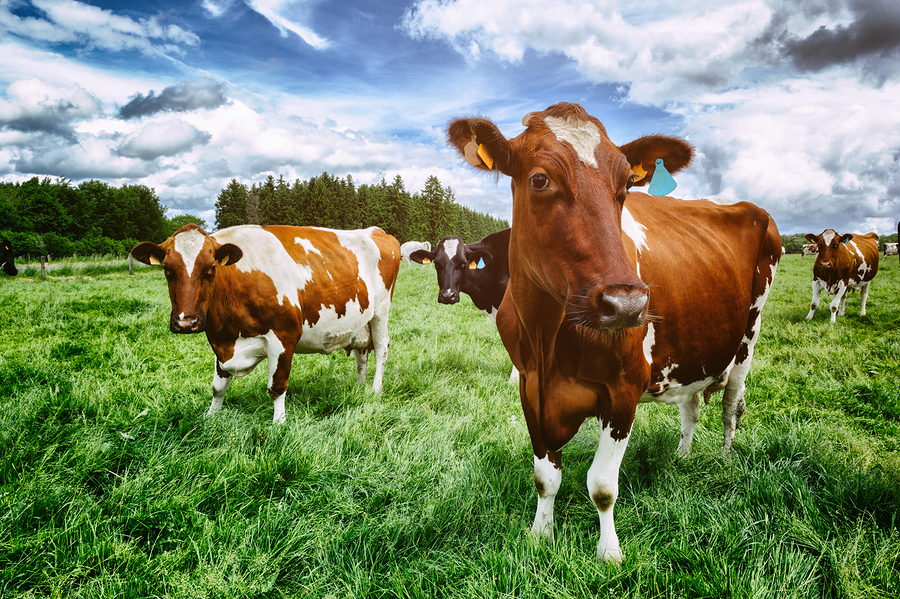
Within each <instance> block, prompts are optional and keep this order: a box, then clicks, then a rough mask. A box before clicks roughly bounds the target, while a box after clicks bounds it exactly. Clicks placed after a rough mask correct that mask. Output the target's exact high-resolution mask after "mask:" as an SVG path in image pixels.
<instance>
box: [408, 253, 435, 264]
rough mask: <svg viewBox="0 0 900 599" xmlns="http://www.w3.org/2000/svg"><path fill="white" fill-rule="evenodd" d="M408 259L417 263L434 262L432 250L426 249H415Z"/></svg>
mask: <svg viewBox="0 0 900 599" xmlns="http://www.w3.org/2000/svg"><path fill="white" fill-rule="evenodd" d="M409 259H410V260H412V261H413V262H418V263H419V264H431V263H432V262H434V252H429V251H428V250H416V251H414V252H413V253H412V254H410V255H409Z"/></svg>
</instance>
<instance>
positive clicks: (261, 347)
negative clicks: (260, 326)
mask: <svg viewBox="0 0 900 599" xmlns="http://www.w3.org/2000/svg"><path fill="white" fill-rule="evenodd" d="M272 343H274V344H276V345H277V346H278V347H281V342H280V341H279V340H278V337H277V336H276V335H275V332H274V331H269V332H268V333H266V334H265V335H260V336H259V337H249V338H247V337H238V338H237V339H235V341H234V350H233V354H232V357H231V358H230V359H229V360H227V361H225V362H222V363H221V366H222V368H223V369H224V370H225V371H226V372H228V373H230V374H232V375H234V376H245V375H247V374H250V372H251V371H252V370H253V369H254V368H256V365H257V364H259V363H260V362H262V361H263V360H264V359H266V358H267V357H268V348H269V345H270V344H272Z"/></svg>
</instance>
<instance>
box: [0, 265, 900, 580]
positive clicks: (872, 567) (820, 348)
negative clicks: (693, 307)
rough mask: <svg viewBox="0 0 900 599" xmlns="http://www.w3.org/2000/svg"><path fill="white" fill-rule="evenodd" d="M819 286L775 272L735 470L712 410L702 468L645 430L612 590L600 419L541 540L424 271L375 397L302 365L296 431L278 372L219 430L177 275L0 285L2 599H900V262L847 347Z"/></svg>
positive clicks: (481, 366) (78, 275) (514, 460)
mask: <svg viewBox="0 0 900 599" xmlns="http://www.w3.org/2000/svg"><path fill="white" fill-rule="evenodd" d="M812 264H813V259H812V258H801V257H800V256H797V255H788V256H785V257H784V259H783V261H782V266H781V268H780V270H779V272H778V275H777V277H776V282H775V286H774V289H773V292H772V294H771V296H770V299H769V303H768V305H767V306H766V310H765V313H764V329H763V335H762V337H761V340H760V342H759V344H758V345H757V352H756V359H755V362H754V368H753V370H752V372H751V375H750V378H749V379H748V389H747V405H748V411H747V413H746V414H745V415H744V417H743V420H742V422H741V426H740V428H739V429H738V431H737V436H736V439H735V446H734V451H733V453H732V454H731V455H730V456H723V455H722V453H721V449H720V448H721V435H722V424H721V421H720V414H721V404H720V401H721V400H720V397H719V396H714V398H713V400H712V401H711V402H710V404H709V405H708V406H704V407H703V409H702V410H701V421H700V424H699V426H698V429H697V433H696V436H695V440H694V452H693V456H692V457H691V458H689V459H680V458H678V457H676V453H675V448H676V446H677V441H678V434H679V420H678V410H677V409H676V408H674V407H671V406H664V405H643V406H641V407H639V408H638V416H637V420H636V422H635V426H634V430H633V434H632V438H631V442H630V444H629V447H628V451H627V454H626V456H625V459H624V462H623V465H622V469H621V473H620V495H619V499H618V503H617V504H616V508H615V510H616V512H615V514H616V527H617V531H618V534H619V538H620V540H621V542H622V547H623V551H624V558H625V561H624V563H623V564H622V565H621V566H615V565H610V564H598V563H596V561H595V558H594V556H595V553H596V545H597V540H598V538H599V534H600V527H599V524H598V521H597V514H596V510H595V508H594V507H593V504H592V503H591V501H590V499H589V498H588V493H587V489H586V485H585V479H586V475H587V470H588V467H589V466H590V461H591V459H592V457H593V454H594V451H595V450H596V439H597V433H598V430H597V428H598V427H597V424H596V423H593V425H589V426H585V427H584V428H583V429H582V431H581V432H579V434H578V435H577V436H576V437H575V439H574V440H573V441H572V442H571V443H570V444H569V445H568V446H567V447H566V449H565V451H564V454H563V463H564V470H563V484H562V488H561V490H560V493H559V496H558V498H557V502H556V524H557V528H556V537H555V540H553V541H546V540H541V541H537V540H535V539H533V538H532V537H531V536H530V533H529V529H530V526H531V522H532V518H533V516H534V510H535V506H536V493H535V490H534V485H533V483H532V456H531V446H530V443H529V440H528V434H527V432H526V429H525V424H524V421H523V418H522V415H521V408H520V407H519V400H518V392H517V391H516V389H515V388H514V387H513V386H510V385H509V384H508V383H507V382H506V381H507V378H508V375H509V369H510V366H511V364H510V362H509V358H508V357H507V356H506V354H505V352H504V350H503V349H502V346H501V344H500V342H499V337H498V335H497V333H496V330H495V329H494V327H493V325H491V324H490V322H489V321H488V320H487V319H486V318H485V317H484V316H483V315H482V314H481V313H479V312H478V311H477V310H476V309H475V308H474V306H472V304H471V302H470V301H469V300H468V299H467V298H466V299H464V301H463V302H462V303H460V304H459V305H456V306H452V307H447V306H440V305H438V304H437V302H436V298H437V284H436V277H435V276H434V272H433V270H432V269H430V268H427V267H419V266H418V265H413V266H406V265H404V266H402V268H401V272H400V277H399V280H398V286H397V290H396V293H395V296H394V306H393V310H392V313H391V340H392V344H391V349H390V356H389V359H388V363H387V369H386V372H385V392H384V394H383V395H376V394H373V393H372V392H371V391H370V390H368V389H364V388H361V387H359V386H357V385H356V384H355V382H354V381H355V369H354V364H353V359H352V358H349V357H347V356H346V355H344V353H343V352H337V353H335V354H332V355H330V356H298V357H297V358H295V360H294V368H293V373H292V377H291V383H290V387H289V391H288V399H287V423H286V424H284V425H281V426H273V425H272V423H271V418H272V403H271V401H270V400H269V398H268V395H267V393H266V390H265V381H266V374H265V371H266V368H265V367H264V366H263V367H260V368H258V369H257V371H256V372H254V373H253V374H251V375H250V376H248V377H246V378H243V379H238V380H235V382H234V383H233V384H232V386H231V389H230V390H229V394H228V397H227V398H226V400H225V409H224V410H223V411H222V412H221V413H220V414H217V415H216V416H214V417H212V418H204V417H203V413H204V412H205V411H206V409H207V407H208V405H209V402H210V383H211V377H212V368H213V356H212V352H211V350H210V349H209V347H208V345H207V342H206V339H205V337H204V336H202V335H195V336H176V335H172V334H171V333H169V332H168V314H169V300H168V295H167V292H166V288H165V283H164V280H163V276H162V273H161V272H160V271H158V270H155V269H152V270H151V269H147V268H141V269H139V270H138V271H137V272H136V274H135V275H134V276H128V275H127V271H126V270H125V269H123V268H119V269H116V268H115V267H106V266H104V269H106V270H101V271H94V272H92V273H89V272H86V271H83V270H80V269H79V270H77V271H72V272H70V273H65V276H60V277H57V276H51V278H48V279H47V280H45V281H42V280H40V278H39V275H37V274H35V273H34V272H33V271H32V272H31V274H30V275H28V273H23V275H26V276H20V277H17V278H15V279H10V278H3V279H0V407H2V410H0V596H2V597H66V598H73V597H282V596H309V597H466V598H471V597H535V598H537V597H541V598H543V597H559V598H564V597H573V598H574V597H594V596H614V597H634V598H637V597H641V598H646V597H673V598H675V597H779V598H780V597H895V596H896V594H897V593H898V592H900V511H898V508H900V501H898V500H900V265H898V261H897V259H896V258H893V257H892V258H890V259H889V260H887V261H886V263H883V264H882V267H881V271H880V272H879V274H878V277H877V278H876V279H875V282H874V283H873V285H872V291H871V293H870V296H869V303H868V312H869V314H868V315H867V316H865V317H860V316H859V315H858V313H859V295H858V294H854V295H853V296H851V298H850V299H849V300H848V301H847V315H846V316H844V317H839V318H838V321H837V323H836V324H835V325H831V324H829V322H828V320H829V315H828V309H827V304H823V305H822V306H820V307H819V313H818V314H817V315H816V318H815V319H814V320H813V321H811V322H810V321H806V320H805V319H804V317H805V315H806V312H807V310H808V307H809V306H808V304H809V301H810V297H811V287H810V282H811V273H812ZM51 274H52V273H51ZM85 275H88V276H85ZM370 377H371V374H370Z"/></svg>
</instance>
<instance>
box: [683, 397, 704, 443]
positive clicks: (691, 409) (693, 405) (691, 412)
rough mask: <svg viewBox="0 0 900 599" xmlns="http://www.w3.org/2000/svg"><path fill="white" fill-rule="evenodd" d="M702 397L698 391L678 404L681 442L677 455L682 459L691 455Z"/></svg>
mask: <svg viewBox="0 0 900 599" xmlns="http://www.w3.org/2000/svg"><path fill="white" fill-rule="evenodd" d="M702 396H703V391H698V392H697V393H695V394H694V395H692V396H691V397H689V398H688V400H687V401H684V402H682V403H680V404H678V410H679V411H680V412H681V440H680V441H679V442H678V455H680V456H681V457H683V458H686V457H689V456H690V455H691V443H693V441H694V429H695V428H696V427H697V421H698V420H699V419H700V398H701V397H702Z"/></svg>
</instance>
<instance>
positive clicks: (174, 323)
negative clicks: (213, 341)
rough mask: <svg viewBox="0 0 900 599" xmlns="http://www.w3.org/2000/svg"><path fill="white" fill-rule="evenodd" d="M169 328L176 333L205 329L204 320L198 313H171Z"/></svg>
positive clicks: (188, 332) (200, 331)
mask: <svg viewBox="0 0 900 599" xmlns="http://www.w3.org/2000/svg"><path fill="white" fill-rule="evenodd" d="M169 330H170V331H172V332H173V333H178V334H191V333H202V332H203V331H205V330H206V322H205V320H204V319H203V317H201V316H200V315H196V314H195V315H193V316H184V315H181V314H172V318H171V319H170V320H169Z"/></svg>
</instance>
